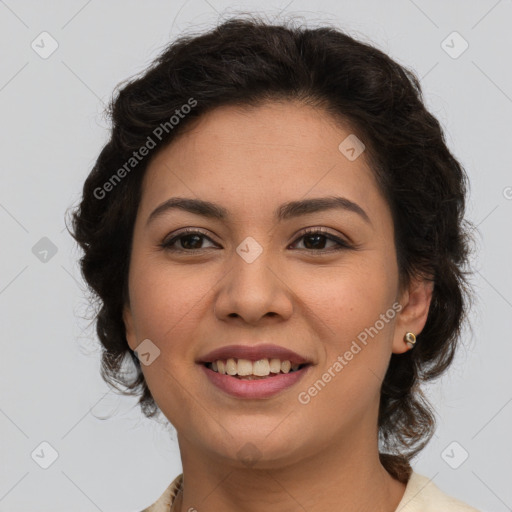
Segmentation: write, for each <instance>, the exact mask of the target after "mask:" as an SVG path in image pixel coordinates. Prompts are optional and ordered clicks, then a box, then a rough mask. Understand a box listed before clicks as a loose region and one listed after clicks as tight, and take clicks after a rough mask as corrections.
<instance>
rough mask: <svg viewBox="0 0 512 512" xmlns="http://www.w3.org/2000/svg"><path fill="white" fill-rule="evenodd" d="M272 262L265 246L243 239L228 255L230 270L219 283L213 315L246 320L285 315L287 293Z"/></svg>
mask: <svg viewBox="0 0 512 512" xmlns="http://www.w3.org/2000/svg"><path fill="white" fill-rule="evenodd" d="M275 261H276V260H275V256H274V255H272V254H271V251H270V249H269V248H268V246H266V247H263V246H262V245H260V244H259V243H258V242H257V241H256V240H255V239H253V238H251V237H247V238H246V239H244V240H243V241H242V243H240V244H239V246H238V247H237V248H236V252H234V253H233V255H232V258H230V261H229V265H230V271H229V272H228V273H227V274H226V276H225V278H224V279H223V280H222V282H221V289H220V291H219V294H218V296H217V299H216V304H215V312H216V314H217V316H218V317H219V318H227V317H228V316H233V315H234V314H236V316H238V317H242V318H244V319H245V320H246V321H247V322H255V321H257V320H259V319H260V318H262V317H263V316H265V315H267V314H269V313H271V314H272V315H271V316H275V315H279V316H282V317H287V316H289V315H290V314H291V309H292V307H291V301H290V294H289V293H287V291H286V290H287V288H286V285H285V284H284V283H283V281H282V280H281V279H280V278H279V277H278V276H279V273H278V272H277V269H276V268H274V267H276V265H275ZM273 263H274V264H273Z"/></svg>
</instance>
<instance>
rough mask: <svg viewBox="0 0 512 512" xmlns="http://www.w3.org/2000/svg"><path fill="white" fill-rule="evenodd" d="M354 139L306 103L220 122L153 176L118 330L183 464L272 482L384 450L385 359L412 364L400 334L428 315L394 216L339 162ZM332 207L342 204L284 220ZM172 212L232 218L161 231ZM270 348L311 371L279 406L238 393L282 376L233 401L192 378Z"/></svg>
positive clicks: (185, 217) (178, 222)
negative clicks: (308, 463)
mask: <svg viewBox="0 0 512 512" xmlns="http://www.w3.org/2000/svg"><path fill="white" fill-rule="evenodd" d="M350 133H351V132H350V129H349V128H348V127H346V128H342V127H340V126H339V125H337V124H335V123H334V121H333V120H332V119H331V118H330V117H329V116H328V114H326V113H325V112H322V111H319V110H315V109H313V108H311V107H308V106H303V105H299V104H297V103H292V102H289V103H268V104H264V105H260V106H258V107H254V108H246V109H240V108H235V107H222V108H219V109H216V110H215V111H212V112H210V113H208V114H206V115H204V116H202V117H201V118H200V119H199V120H198V122H195V123H194V124H193V125H191V128H190V129H188V128H187V130H186V132H184V133H183V134H182V135H181V136H180V137H179V138H178V139H176V140H175V141H174V142H173V143H172V144H171V145H170V146H168V147H166V148H164V149H162V150H161V151H160V152H159V153H158V154H157V155H155V158H154V159H153V160H152V161H151V162H150V164H149V166H148V169H147V172H146V175H145V178H144V183H143V191H142V198H141V203H140V207H139V210H138V213H137V218H136V222H135V226H134V238H133V246H132V254H131V262H130V272H129V295H130V304H129V305H127V307H126V310H125V315H124V319H125V325H126V329H127V339H128V343H129V345H130V347H131V349H132V350H134V349H136V348H137V347H138V345H139V344H140V343H141V342H143V340H150V342H147V341H146V342H145V343H146V344H147V343H149V345H147V347H150V349H149V354H150V355H149V356H148V362H149V361H150V364H147V365H146V364H141V367H142V371H143V373H144V377H145V379H146V382H147V384H148V386H149V388H150V390H151V393H152V395H153V397H154V399H155V401H156V403H157V404H158V406H159V407H160V409H161V410H162V412H163V413H164V414H165V416H166V417H167V418H168V419H169V421H170V422H171V423H172V424H173V425H174V427H175V428H176V430H177V432H178V439H179V441H180V448H181V449H182V451H183V449H188V450H190V451H193V450H197V451H198V452H201V453H202V454H203V455H204V456H207V457H208V456H211V457H212V458H215V459H216V460H221V459H222V460H225V461H231V462H232V463H233V464H237V463H242V462H241V459H242V458H243V457H242V455H243V454H244V451H249V452H251V450H252V454H251V453H249V457H251V456H252V457H253V459H257V463H258V464H259V465H260V466H261V467H265V465H266V464H268V465H269V466H273V467H275V465H276V464H283V465H284V464H287V463H290V462H293V461H297V460H300V459H301V458H304V457H307V456H309V455H312V454H315V453H318V452H320V451H322V450H324V449H328V448H329V447H333V446H336V447H340V449H341V447H342V446H345V448H347V447H348V446H352V447H355V446H357V445H358V444H359V445H360V446H363V444H364V443H365V442H366V443H367V440H368V438H369V436H371V437H370V438H372V439H373V436H374V435H375V434H376V431H375V429H376V427H375V425H376V418H377V413H378V404H379V394H380V387H381V383H382V379H383V377H384V374H385V372H386V369H387V366H388V364H389V359H390V357H391V354H392V352H395V353H401V352H405V351H406V350H407V345H406V344H405V343H404V342H403V335H404V334H405V332H406V331H408V330H410V331H413V332H415V333H416V334H418V332H419V331H420V330H421V328H422V327H423V324H424V321H425V319H426V312H427V310H428V301H423V302H422V301H421V300H415V301H411V300H410V298H411V297H412V295H411V294H410V293H409V292H408V291H406V292H405V293H404V294H402V295H401V294H400V293H399V289H398V277H399V276H398V268H397V259H396V252H395V247H394V242H393V240H394V230H393V222H392V218H391V213H390V210H389V207H388V205H387V203H386V201H385V200H384V198H383V197H382V195H381V193H380V192H379V189H378V187H377V184H376V182H375V179H374V177H373V174H372V172H371V170H370V169H369V168H368V166H367V163H366V161H365V153H364V152H363V153H362V154H361V155H360V156H359V157H358V158H356V159H355V160H349V159H348V158H347V157H346V156H345V154H343V153H342V152H341V151H340V149H338V146H339V145H340V143H341V142H342V141H343V140H344V139H345V138H346V137H347V136H349V135H350ZM326 197H329V198H333V197H339V198H344V199H345V201H340V202H339V203H338V205H337V206H335V207H333V206H332V205H331V207H329V208H325V204H324V208H319V207H318V204H319V203H318V202H317V203H314V202H313V203H311V202H310V203H305V205H303V206H302V207H300V206H297V205H295V206H296V207H295V208H290V207H288V208H286V207H283V205H289V203H294V202H307V201H310V200H314V199H318V198H326ZM172 198H182V199H183V198H187V199H194V200H200V201H208V202H210V203H215V205H217V207H218V209H222V211H223V213H224V216H223V218H220V217H219V216H216V215H204V214H203V213H204V212H203V213H201V212H200V211H199V210H195V211H189V210H188V209H187V208H178V207H174V208H170V207H169V208H165V207H162V208H160V209H159V211H158V212H157V213H154V214H153V215H152V212H154V211H155V210H156V209H157V208H158V207H159V206H161V205H163V204H164V203H166V201H168V200H169V199H172ZM308 204H309V207H307V205H308ZM315 204H316V208H315V207H314V206H315ZM347 205H349V206H347ZM279 212H281V214H282V215H281V216H278V213H279ZM408 302H409V303H410V304H409V307H406V306H407V304H408ZM413 307H415V308H416V309H415V310H414V311H415V312H414V314H413V310H412V309H411V308H413ZM400 309H401V311H399V310H400ZM405 313H407V314H408V316H407V315H406V314H405ZM363 340H364V341H363ZM261 344H272V345H277V346H278V347H281V348H284V349H288V350H291V351H293V352H295V353H296V354H299V355H301V356H302V357H303V358H304V359H305V360H306V361H307V362H308V364H307V365H306V366H305V367H304V368H303V369H301V370H300V372H298V373H300V376H299V378H298V379H297V378H296V377H295V378H294V379H295V380H293V382H292V380H291V379H289V374H288V376H287V377H286V376H285V379H288V381H286V382H287V384H286V385H285V387H283V388H282V389H281V390H280V391H278V392H274V393H273V394H270V395H269V394H268V393H267V395H265V396H262V395H261V394H260V395H258V392H256V395H258V396H253V395H247V394H246V395H244V394H243V393H244V392H245V391H247V390H248V389H249V387H250V386H252V385H253V384H254V383H256V385H258V386H259V385H260V383H261V382H263V380H266V381H268V380H269V379H281V380H282V377H283V375H276V376H272V377H270V376H269V377H268V378H267V379H257V380H252V381H249V380H247V381H243V385H244V386H245V387H244V388H243V389H244V390H245V391H241V392H240V393H242V394H241V395H240V394H239V395H238V396H235V395H236V393H235V394H233V392H232V391H233V390H231V391H226V390H225V389H221V388H220V387H218V386H217V385H216V384H215V383H214V382H217V381H218V378H219V377H220V378H221V379H224V381H225V380H226V379H236V383H237V384H236V385H235V387H236V386H238V387H236V389H238V390H239V391H240V389H241V386H242V384H240V383H241V381H240V380H239V379H237V378H236V377H232V376H222V375H220V374H219V373H216V375H215V376H214V378H213V379H212V378H211V373H210V374H208V372H212V370H211V369H209V370H206V367H205V365H204V364H202V363H199V362H198V361H199V360H200V359H202V358H204V356H205V355H207V354H208V353H209V352H211V351H212V350H215V349H219V348H221V347H225V346H227V345H243V346H245V347H247V346H251V347H252V346H258V345H261ZM357 347H359V350H358V349H357ZM139 352H140V351H139ZM272 354H273V353H269V359H271V357H270V356H271V355H272ZM350 354H352V356H350ZM139 357H140V354H139ZM240 358H241V359H243V357H240ZM258 358H259V357H258ZM284 358H285V356H282V357H281V358H280V359H284ZM224 359H226V358H224ZM274 359H276V358H275V357H274ZM274 364H275V363H274ZM285 364H286V363H285ZM217 370H218V368H217ZM208 375H210V376H208ZM216 379H217V380H216ZM276 382H277V381H276ZM283 382H284V380H283ZM315 383H316V387H315ZM267 387H268V386H267ZM254 389H256V387H254ZM261 389H262V388H261ZM315 390H316V391H315ZM249 393H250V392H249ZM263 395H264V393H263Z"/></svg>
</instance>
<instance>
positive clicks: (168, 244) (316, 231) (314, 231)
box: [159, 228, 354, 254]
mask: <svg viewBox="0 0 512 512" xmlns="http://www.w3.org/2000/svg"><path fill="white" fill-rule="evenodd" d="M190 235H199V236H201V237H204V238H207V239H208V240H210V241H211V242H212V243H215V242H214V241H213V240H212V239H211V238H210V237H209V236H207V235H206V234H205V233H203V232H202V231H199V230H197V229H185V230H184V231H182V232H181V233H179V234H178V235H176V236H174V237H172V238H171V239H170V240H167V241H164V242H162V243H161V244H159V246H160V247H161V248H162V249H165V250H166V251H170V252H181V253H187V252H188V253H191V252H199V251H202V250H205V249H206V248H205V249H176V248H172V245H174V243H175V242H177V241H179V240H180V239H182V238H184V237H186V236H190ZM308 235H321V236H323V237H325V238H327V239H328V240H330V241H332V242H336V244H338V247H335V248H331V249H318V250H317V249H301V250H303V251H308V252H310V253H321V254H325V253H330V252H337V251H342V250H346V249H353V248H354V247H353V246H351V245H350V244H349V243H347V242H345V241H344V240H342V239H341V238H338V237H336V236H334V235H332V234H331V233H329V232H328V231H327V230H325V229H322V228H309V229H307V230H305V231H303V232H302V233H301V234H300V236H299V237H298V238H297V239H296V240H295V242H293V243H292V245H294V244H295V243H296V242H297V241H298V240H300V239H302V238H304V237H306V236H308Z"/></svg>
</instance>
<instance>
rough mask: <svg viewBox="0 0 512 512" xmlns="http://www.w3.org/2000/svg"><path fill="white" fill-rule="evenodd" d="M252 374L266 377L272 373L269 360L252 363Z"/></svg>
mask: <svg viewBox="0 0 512 512" xmlns="http://www.w3.org/2000/svg"><path fill="white" fill-rule="evenodd" d="M252 373H253V374H254V375H257V376H258V377H265V376H266V375H268V374H269V373H270V365H269V364H268V359H259V360H258V361H254V363H252Z"/></svg>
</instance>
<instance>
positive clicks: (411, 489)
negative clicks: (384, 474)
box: [395, 471, 480, 512]
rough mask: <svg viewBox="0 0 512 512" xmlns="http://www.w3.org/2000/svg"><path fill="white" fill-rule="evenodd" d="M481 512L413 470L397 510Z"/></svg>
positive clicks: (401, 511)
mask: <svg viewBox="0 0 512 512" xmlns="http://www.w3.org/2000/svg"><path fill="white" fill-rule="evenodd" d="M441 508H442V510H443V512H480V511H479V510H477V509H476V508H473V507H471V506H470V505H468V504H467V503H464V502H463V501H460V500H458V499H456V498H454V497H452V496H449V495H448V494H446V493H444V492H443V491H442V490H441V489H439V487H437V485H436V484H434V482H432V480H431V479H429V478H427V477H426V476H423V475H420V474H419V473H416V472H415V471H413V472H412V474H411V476H410V478H409V481H408V482H407V487H406V489H405V493H404V495H403V497H402V499H401V501H400V503H399V504H398V507H397V508H396V511H395V512H438V511H439V510H441Z"/></svg>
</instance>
